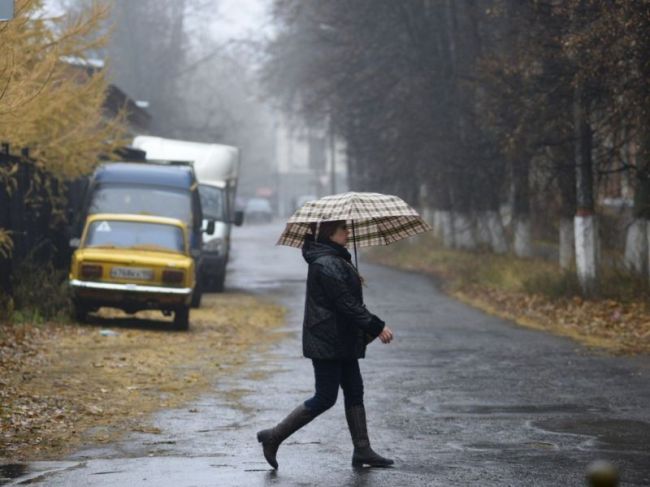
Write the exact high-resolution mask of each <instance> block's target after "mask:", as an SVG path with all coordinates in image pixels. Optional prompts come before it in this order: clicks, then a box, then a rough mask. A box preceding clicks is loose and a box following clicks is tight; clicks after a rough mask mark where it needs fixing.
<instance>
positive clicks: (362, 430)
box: [345, 406, 395, 467]
mask: <svg viewBox="0 0 650 487" xmlns="http://www.w3.org/2000/svg"><path fill="white" fill-rule="evenodd" d="M345 419H347V420H348V428H350V435H351V436H352V444H353V445H354V453H353V454H352V466H353V467H363V466H364V465H368V466H370V467H389V466H391V465H392V464H393V463H395V462H393V460H391V459H390V458H384V457H382V456H381V455H379V454H378V453H375V451H374V450H373V449H372V448H370V440H369V439H368V426H367V423H366V409H365V408H364V407H363V406H352V407H351V408H347V409H346V410H345Z"/></svg>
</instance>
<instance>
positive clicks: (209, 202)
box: [199, 184, 226, 221]
mask: <svg viewBox="0 0 650 487" xmlns="http://www.w3.org/2000/svg"><path fill="white" fill-rule="evenodd" d="M199 195H200V196H201V208H202V209H203V218H206V219H210V220H219V221H225V219H226V212H225V205H224V200H223V189H221V188H215V187H214V186H208V185H206V184H200V185H199Z"/></svg>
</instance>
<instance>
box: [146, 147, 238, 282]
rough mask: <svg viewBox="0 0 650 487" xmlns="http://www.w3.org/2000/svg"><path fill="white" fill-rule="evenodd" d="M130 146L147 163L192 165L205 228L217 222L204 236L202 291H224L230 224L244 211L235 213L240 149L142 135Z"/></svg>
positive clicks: (236, 221) (234, 222) (236, 223)
mask: <svg viewBox="0 0 650 487" xmlns="http://www.w3.org/2000/svg"><path fill="white" fill-rule="evenodd" d="M133 146H134V147H135V148H137V149H140V150H143V151H145V152H146V158H147V160H150V161H161V160H165V161H186V162H189V163H191V165H192V166H193V168H194V173H195V174H196V178H197V181H198V183H199V195H200V197H201V207H202V209H203V217H204V225H207V222H208V221H209V220H214V221H215V222H216V224H215V231H214V233H213V234H212V235H208V234H207V233H203V264H204V265H203V272H202V275H201V276H200V277H199V278H200V279H201V288H202V289H204V290H208V291H217V292H221V291H223V288H224V281H225V278H226V266H227V263H228V258H229V256H230V234H231V231H232V225H233V224H235V225H241V224H242V221H243V212H241V211H235V198H236V193H237V179H238V176H239V163H240V160H239V149H238V148H237V147H232V146H229V145H222V144H205V143H200V142H190V141H186V140H174V139H165V138H162V137H152V136H145V135H141V136H138V137H136V138H135V139H134V140H133Z"/></svg>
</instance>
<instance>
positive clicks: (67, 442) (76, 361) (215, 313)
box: [0, 294, 284, 460]
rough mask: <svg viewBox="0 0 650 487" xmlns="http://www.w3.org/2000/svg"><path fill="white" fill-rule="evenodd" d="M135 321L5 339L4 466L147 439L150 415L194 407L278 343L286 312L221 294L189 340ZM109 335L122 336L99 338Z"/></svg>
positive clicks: (195, 313)
mask: <svg viewBox="0 0 650 487" xmlns="http://www.w3.org/2000/svg"><path fill="white" fill-rule="evenodd" d="M137 318H138V319H136V320H134V319H133V318H129V317H127V316H126V315H123V314H121V313H120V312H103V313H102V314H101V316H100V317H98V318H96V319H94V320H93V322H92V323H91V324H90V325H84V326H77V325H56V324H47V325H44V326H40V327H33V326H14V327H9V328H5V329H4V334H2V335H0V370H1V374H0V401H1V404H2V408H1V409H0V420H1V421H2V423H1V425H0V457H5V458H6V459H10V460H22V459H27V458H29V459H32V460H33V459H44V458H53V457H56V456H60V455H62V454H64V453H65V452H68V451H71V450H72V449H74V448H75V447H77V446H78V445H80V444H81V443H94V442H107V441H111V440H114V439H115V438H117V437H118V436H119V435H121V434H123V433H124V432H126V431H129V430H131V431H151V428H150V427H149V426H148V425H147V415H148V414H150V413H152V412H153V411H156V410H159V409H162V408H169V407H175V406H179V405H181V404H183V403H186V402H187V401H189V400H191V399H192V398H195V397H196V396H197V395H198V394H200V393H201V392H203V391H205V390H207V389H208V388H209V387H210V386H211V384H213V382H214V380H215V378H216V377H218V376H219V374H224V373H228V371H230V370H232V367H233V366H237V365H239V364H242V363H244V362H245V361H246V358H247V356H248V354H249V353H251V350H252V349H255V350H261V349H263V348H264V347H265V346H266V345H267V344H268V343H269V341H270V340H273V336H275V337H278V336H279V334H277V333H276V334H275V335H274V334H273V333H271V331H272V330H273V328H275V327H277V326H279V325H280V324H282V323H283V320H284V310H283V309H282V308H280V307H278V306H276V305H274V304H272V303H269V302H265V301H263V300H261V299H258V298H254V297H251V296H247V295H242V294H221V295H211V296H205V297H204V304H203V307H202V308H201V309H199V310H192V313H191V329H190V331H189V332H187V333H185V332H174V331H171V323H170V319H163V318H162V315H161V314H160V313H157V312H145V313H139V314H138V315H137ZM108 327H110V329H111V330H112V331H114V332H115V333H117V335H116V336H102V335H101V334H100V332H101V330H103V329H105V328H108ZM0 333H2V328H0ZM153 432H155V431H153Z"/></svg>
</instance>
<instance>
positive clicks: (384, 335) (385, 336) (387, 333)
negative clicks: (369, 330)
mask: <svg viewBox="0 0 650 487" xmlns="http://www.w3.org/2000/svg"><path fill="white" fill-rule="evenodd" d="M379 339H380V340H381V342H382V343H386V344H388V343H390V342H391V341H393V331H392V330H391V329H390V328H388V326H384V329H383V330H381V333H380V334H379Z"/></svg>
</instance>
